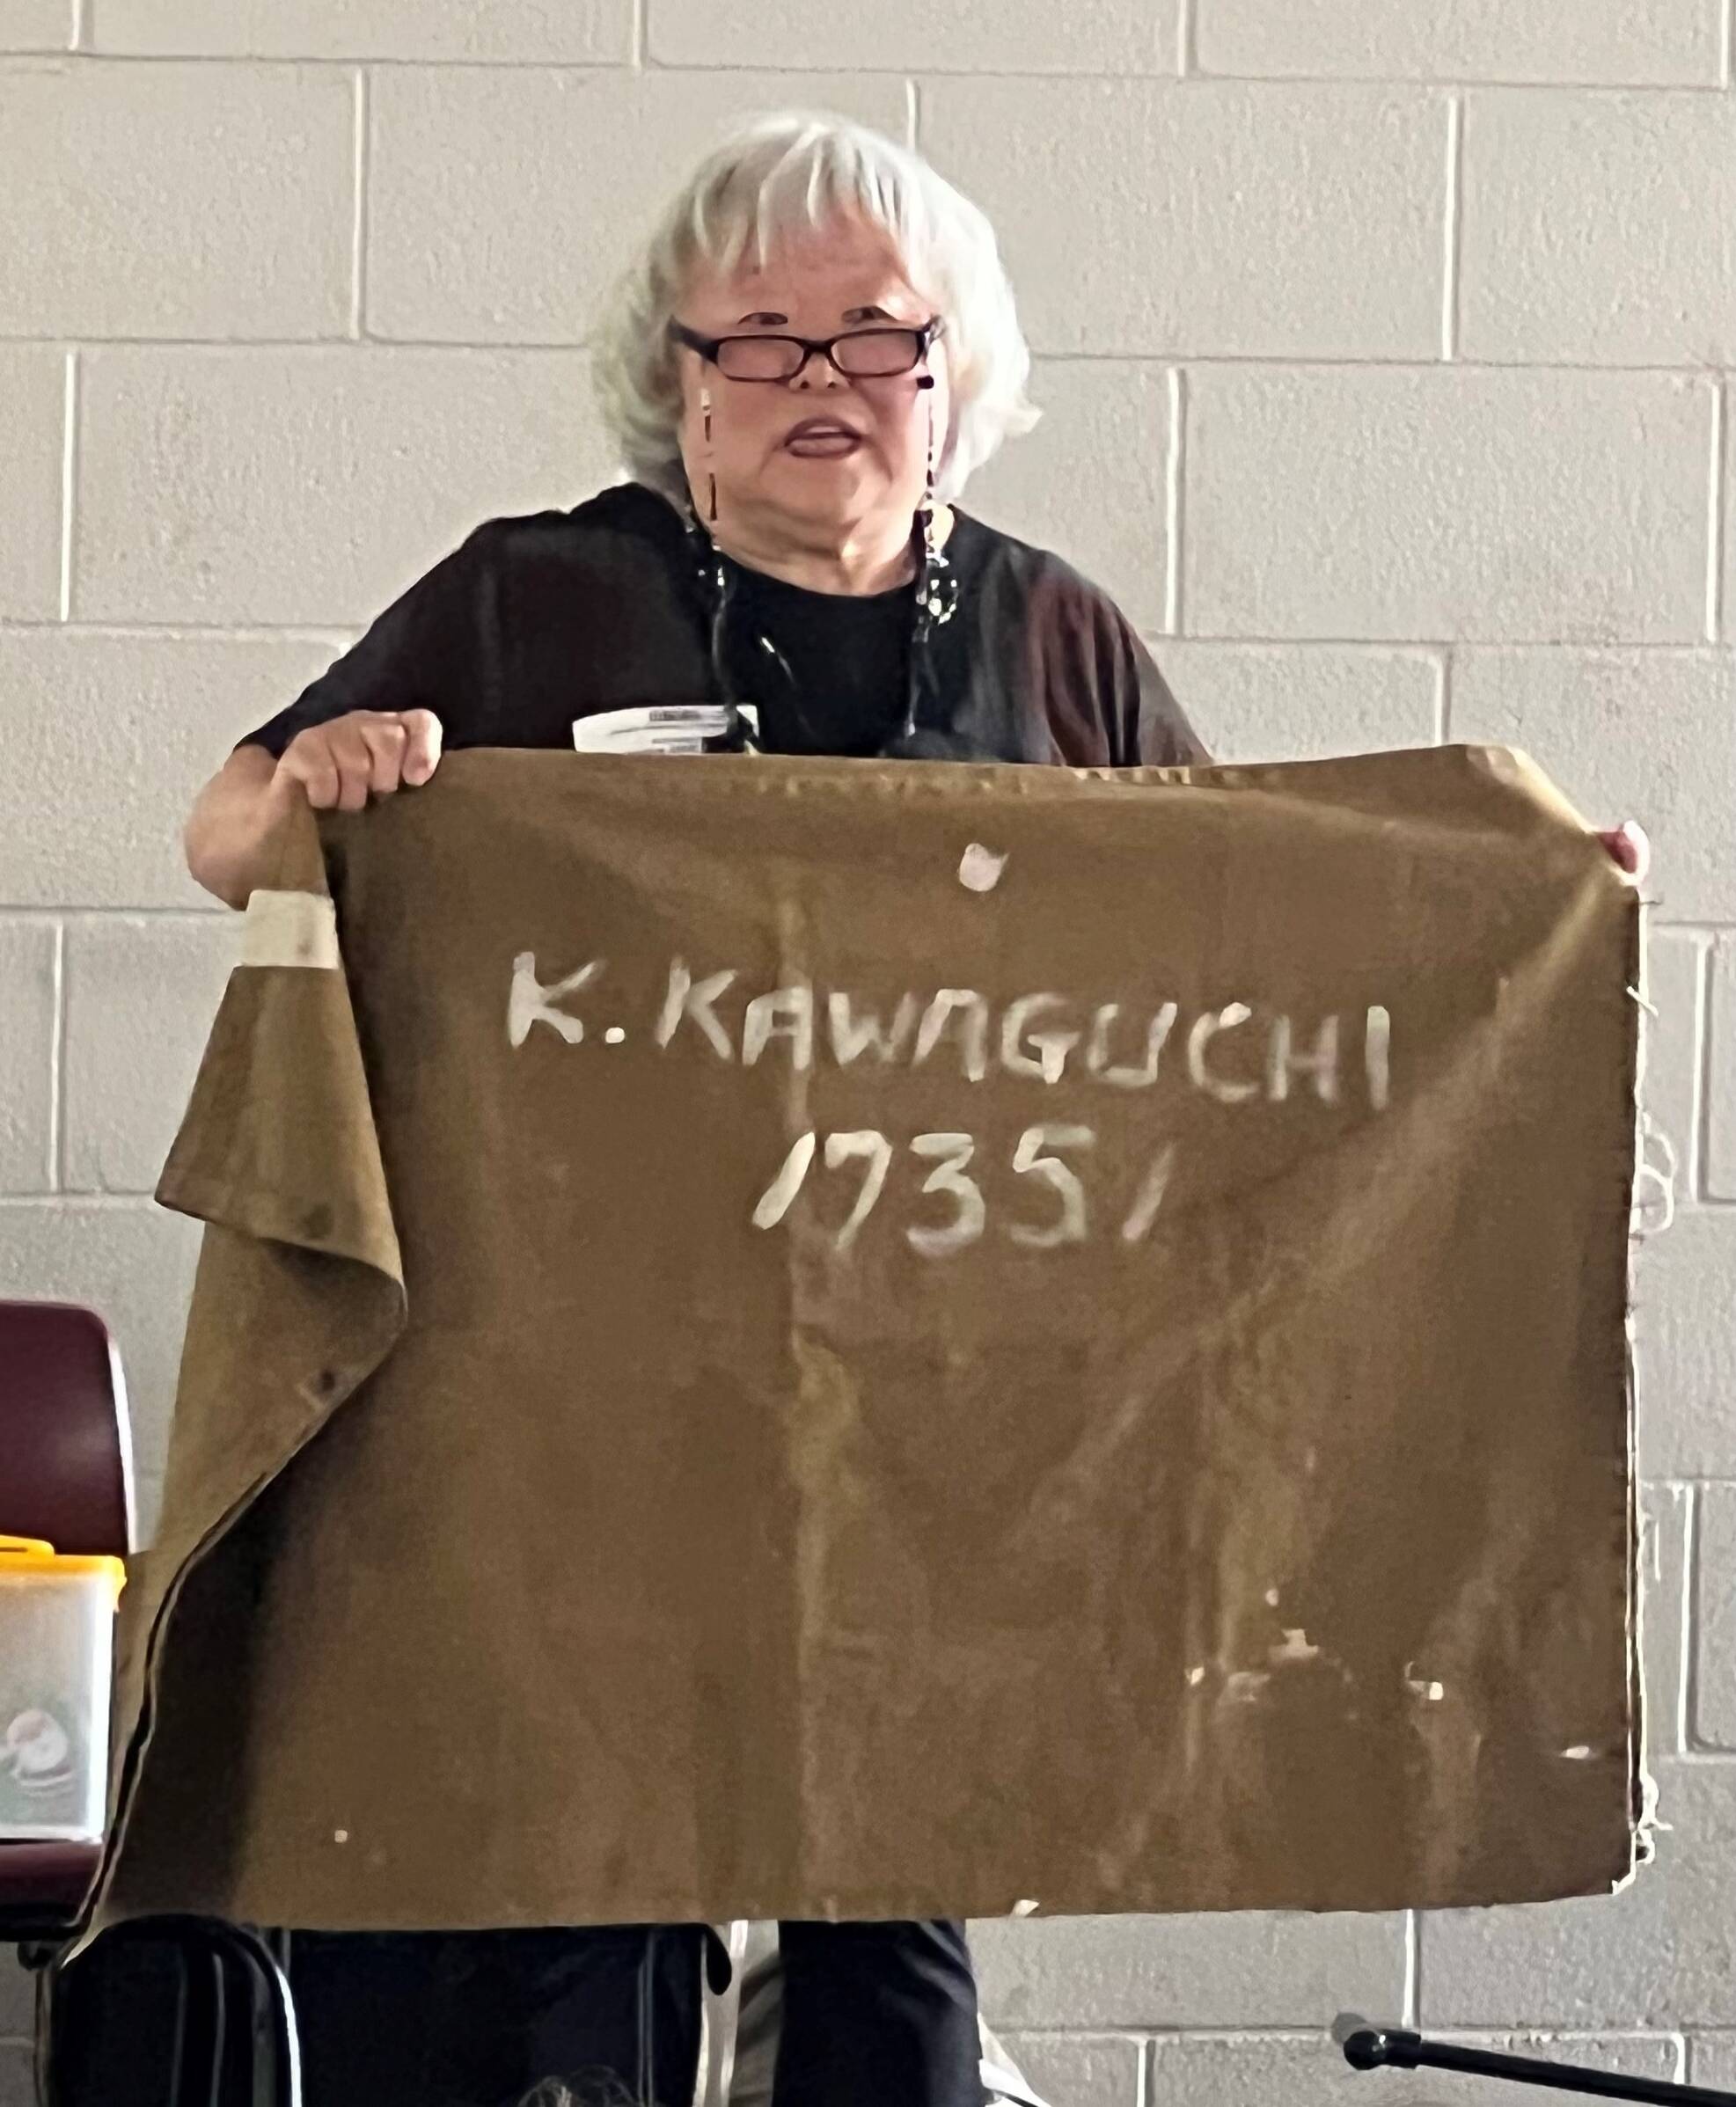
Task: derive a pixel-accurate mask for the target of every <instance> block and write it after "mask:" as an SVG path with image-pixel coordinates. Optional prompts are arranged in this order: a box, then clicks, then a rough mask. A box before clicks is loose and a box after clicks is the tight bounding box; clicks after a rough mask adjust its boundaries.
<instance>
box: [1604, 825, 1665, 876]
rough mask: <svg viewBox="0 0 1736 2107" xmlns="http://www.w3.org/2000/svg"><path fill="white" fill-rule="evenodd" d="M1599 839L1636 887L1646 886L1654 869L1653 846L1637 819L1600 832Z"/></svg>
mask: <svg viewBox="0 0 1736 2107" xmlns="http://www.w3.org/2000/svg"><path fill="white" fill-rule="evenodd" d="M1598 839H1599V840H1600V842H1601V843H1602V844H1603V845H1604V847H1605V848H1606V849H1608V852H1609V853H1610V854H1611V855H1612V856H1613V857H1614V858H1615V860H1616V862H1617V863H1618V864H1619V865H1620V866H1621V867H1622V870H1624V871H1625V872H1626V873H1627V874H1628V876H1629V877H1630V878H1631V879H1632V880H1633V882H1634V883H1635V884H1636V885H1644V882H1645V874H1646V872H1647V871H1648V870H1650V869H1651V867H1652V844H1651V842H1650V840H1648V839H1647V838H1646V832H1645V829H1644V827H1642V826H1641V825H1640V823H1639V822H1638V821H1637V820H1636V819H1624V820H1623V821H1622V823H1621V825H1620V826H1619V827H1612V828H1609V829H1608V830H1601V829H1600V830H1599V833H1598Z"/></svg>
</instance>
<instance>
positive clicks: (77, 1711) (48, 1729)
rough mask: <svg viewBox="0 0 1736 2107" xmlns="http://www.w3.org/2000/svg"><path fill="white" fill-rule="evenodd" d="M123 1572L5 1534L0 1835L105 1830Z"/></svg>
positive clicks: (8, 1839) (18, 1837) (93, 1836)
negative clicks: (110, 1714) (116, 1615)
mask: <svg viewBox="0 0 1736 2107" xmlns="http://www.w3.org/2000/svg"><path fill="white" fill-rule="evenodd" d="M124 1573H125V1569H124V1568H123V1567H122V1565H121V1561H120V1560H119V1559H118V1558H57V1557H56V1556H55V1553H54V1550H53V1547H51V1546H49V1545H48V1544H41V1543H36V1542H33V1541H32V1540H30V1539H28V1538H26V1537H14V1536H0V1843H26V1842H28V1843H48V1842H56V1843H61V1842H63V1843H96V1842H98V1841H99V1840H100V1839H101V1836H102V1833H103V1819H104V1815H105V1812H106V1800H107V1788H108V1705H109V1693H110V1688H111V1685H112V1682H113V1679H114V1606H115V1604H116V1602H117V1601H118V1600H119V1599H120V1595H121V1585H122V1584H123V1579H124Z"/></svg>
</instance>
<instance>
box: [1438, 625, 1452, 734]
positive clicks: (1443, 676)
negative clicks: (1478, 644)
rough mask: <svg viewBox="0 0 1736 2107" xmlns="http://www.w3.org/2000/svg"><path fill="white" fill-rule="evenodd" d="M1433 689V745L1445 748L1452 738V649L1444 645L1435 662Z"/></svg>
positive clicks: (1448, 645)
mask: <svg viewBox="0 0 1736 2107" xmlns="http://www.w3.org/2000/svg"><path fill="white" fill-rule="evenodd" d="M1435 664H1436V679H1435V689H1434V743H1435V744H1436V745H1437V746H1445V745H1446V744H1447V742H1448V741H1449V740H1450V739H1451V738H1452V736H1453V647H1452V646H1451V645H1450V644H1447V645H1444V646H1443V647H1442V648H1441V654H1440V656H1439V659H1438V660H1437V661H1436V662H1435Z"/></svg>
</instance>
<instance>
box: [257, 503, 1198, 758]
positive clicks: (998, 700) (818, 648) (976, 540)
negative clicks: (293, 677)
mask: <svg viewBox="0 0 1736 2107" xmlns="http://www.w3.org/2000/svg"><path fill="white" fill-rule="evenodd" d="M944 555H945V558H946V561H947V567H948V572H949V579H950V580H952V581H956V585H957V597H956V608H955V609H954V611H952V612H951V613H950V614H949V616H947V617H946V618H944V619H938V620H936V621H935V623H934V626H933V629H932V631H931V633H930V636H929V639H928V641H927V646H926V647H925V654H924V655H925V662H926V678H925V680H924V683H923V688H922V699H921V703H920V708H919V717H918V726H919V729H918V735H917V737H916V739H915V740H914V741H913V742H910V743H907V744H906V745H905V746H903V747H901V748H900V749H899V750H900V751H905V752H909V753H910V754H912V755H913V756H924V757H933V758H937V759H947V758H949V759H957V760H983V761H1051V762H1061V763H1064V764H1066V765H1072V766H1076V767H1093V766H1095V767H1102V766H1110V767H1129V766H1132V765H1134V764H1136V763H1138V762H1140V761H1145V762H1151V763H1155V764H1161V765H1183V764H1186V763H1188V762H1192V761H1199V760H1204V759H1205V750H1204V749H1203V748H1202V747H1201V745H1200V743H1199V742H1198V739H1197V738H1196V737H1195V735H1194V734H1193V731H1192V729H1191V728H1190V726H1189V724H1188V722H1187V720H1186V719H1185V717H1183V714H1182V712H1181V710H1180V708H1179V707H1178V706H1177V705H1176V699H1175V698H1174V697H1173V696H1172V695H1171V694H1170V692H1169V691H1168V687H1167V686H1166V685H1165V684H1164V682H1163V679H1162V677H1161V675H1160V674H1159V672H1158V670H1157V668H1156V667H1155V666H1154V664H1153V662H1152V660H1151V657H1150V655H1149V654H1148V653H1147V652H1146V648H1145V647H1144V646H1143V645H1142V644H1141V643H1140V641H1139V638H1138V637H1137V636H1135V634H1134V633H1133V632H1132V629H1131V628H1130V627H1129V626H1128V624H1127V621H1126V619H1125V618H1124V616H1123V615H1122V614H1121V612H1120V611H1119V610H1118V609H1117V607H1116V606H1115V604H1113V602H1111V601H1110V599H1109V598H1108V596H1106V595H1105V594H1103V593H1102V592H1100V591H1099V590H1098V589H1097V588H1096V587H1095V586H1094V585H1092V584H1090V583H1089V582H1088V581H1087V580H1086V579H1084V578H1082V577H1080V574H1079V573H1078V572H1077V571H1075V570H1074V569H1073V567H1071V566H1070V565H1069V564H1067V563H1065V562H1063V560H1061V559H1060V558H1059V557H1058V556H1054V555H1051V554H1050V553H1049V552H1047V551H1046V550H1043V549H1036V548H1032V547H1030V546H1029V545H1028V544H1026V543H1024V542H1022V541H1015V540H1014V538H1013V537H1012V536H1011V535H1010V534H1001V533H1000V532H998V531H997V530H995V529H994V528H993V527H989V526H985V525H984V524H983V523H982V522H981V521H980V520H977V519H973V518H972V517H971V516H970V515H969V514H968V513H963V512H959V511H957V510H956V509H955V511H954V514H953V526H952V531H951V533H950V534H949V536H948V538H947V542H946V545H945V550H944ZM733 577H734V588H733V591H732V595H731V600H730V605H729V634H730V636H731V637H732V638H733V639H734V640H735V642H734V644H733V645H732V647H731V653H732V655H731V656H730V658H729V669H730V677H731V679H732V680H733V681H735V682H736V689H737V694H738V698H739V699H741V700H743V701H753V702H756V703H758V706H759V709H760V733H761V743H762V744H764V745H765V747H767V748H768V749H770V750H773V751H775V752H787V753H834V754H844V755H859V754H873V753H877V752H879V751H881V750H882V749H883V745H884V744H885V743H886V741H887V740H888V739H889V737H890V735H892V734H893V733H894V732H896V730H897V728H898V726H899V725H900V723H901V721H902V714H903V710H904V706H905V668H906V653H907V650H908V644H909V637H910V633H911V624H912V610H913V604H914V603H913V596H914V590H915V589H914V587H913V586H912V585H906V586H903V587H899V588H897V589H895V590H894V591H892V592H890V593H876V594H873V595H869V596H853V595H849V594H836V593H817V592H809V591H808V590H806V589H803V588H802V587H800V586H794V585H788V584H786V583H784V582H782V581H780V580H779V579H774V578H769V577H766V576H765V575H764V574H760V573H757V572H751V571H747V570H744V569H742V568H740V567H734V568H733ZM760 634H764V635H765V637H767V638H769V639H770V640H771V641H772V643H773V644H774V645H775V646H776V647H777V650H778V652H779V653H780V654H781V655H782V657H783V659H784V661H785V662H786V663H787V666H788V668H789V675H790V677H789V678H788V679H787V678H785V677H783V676H782V674H781V673H780V672H776V673H774V672H773V670H772V669H771V667H770V666H769V665H768V664H767V662H759V663H758V667H757V668H756V665H755V662H753V660H752V657H751V652H752V648H753V646H754V645H755V644H756V643H757V641H758V636H759V635H760ZM743 648H745V649H746V650H747V651H748V653H749V657H748V659H747V660H746V661H743V659H741V658H740V657H739V656H738V655H736V654H737V653H738V652H739V651H740V650H741V649H743ZM762 648H763V647H762ZM768 658H769V655H768ZM738 666H739V667H740V668H741V669H742V671H741V674H740V676H739V677H738V676H737V673H736V668H737V667H738ZM757 673H758V674H761V675H764V676H765V677H764V678H759V677H756V674H757ZM792 684H793V687H794V692H791V688H792ZM717 699H719V698H718V697H717V695H716V694H715V692H714V677H713V673H712V662H711V653H710V630H709V624H708V620H707V605H706V600H705V596H704V594H703V592H702V590H701V588H700V581H699V574H698V566H697V564H696V562H695V554H694V542H693V538H692V535H691V534H690V532H689V530H688V529H687V527H686V525H685V523H684V521H683V519H682V517H681V516H680V514H678V512H677V510H676V509H675V508H674V506H673V505H671V504H670V502H669V501H667V500H666V499H664V498H663V497H661V496H659V495H658V494H656V492H655V491H653V490H650V489H648V488H647V487H645V486H644V485H642V484H639V483H624V484H619V485H617V486H615V487H612V488H611V489H608V490H604V491H603V492H601V493H599V494H598V495H597V496H596V497H594V498H591V499H590V500H588V501H586V502H585V503H584V504H582V505H578V506H575V508H574V509H573V510H572V511H570V512H537V513H531V514H530V515H528V516H525V517H523V518H518V519H494V520H489V521H487V522H486V523H484V524H483V525H481V526H480V527H478V528H477V529H476V530H475V531H474V532H473V533H472V534H471V535H470V536H469V537H468V538H467V539H466V540H465V541H464V542H463V543H462V544H461V545H460V546H459V547H458V548H457V549H455V550H453V552H451V554H450V555H449V556H445V557H443V558H442V559H441V560H440V561H439V562H438V563H437V564H436V565H435V567H434V568H433V569H432V570H431V571H429V573H428V574H427V576H426V577H424V578H421V579H419V580H418V581H417V582H416V583H415V584H414V585H413V586H412V587H411V588H410V589H409V590H408V591H407V593H405V594H404V595H403V596H402V597H401V598H399V599H398V600H396V601H394V602H393V603H392V605H391V606H390V607H388V608H387V609H386V611H385V613H384V614H382V615H381V616H379V618H377V620H376V621H375V622H374V623H373V625H372V626H371V627H370V629H369V630H368V632H367V633H366V634H365V635H364V636H363V637H362V638H361V639H360V640H358V641H357V642H356V643H355V645H354V646H353V647H351V648H350V649H349V650H348V651H347V652H346V653H345V654H344V655H343V656H342V657H341V658H340V659H338V660H337V661H336V662H335V663H334V664H333V665H332V666H330V667H328V668H327V669H326V671H325V672H324V673H322V674H321V675H320V676H319V679H317V680H316V681H314V682H313V683H312V684H311V685H310V686H309V687H307V688H306V689H304V691H303V692H302V694H301V695H300V696H299V697H298V698H297V700H296V701H295V702H293V703H292V704H290V706H289V708H288V709H286V710H282V711H281V712H280V713H278V714H277V715H276V716H275V717H274V718H272V719H271V721H269V723H267V724H264V725H261V726H260V728H259V730H258V731H256V732H253V733H252V734H250V735H249V738H248V740H244V741H243V742H242V743H243V744H244V745H245V744H247V743H254V744H258V745H260V746H263V747H265V748H267V750H269V751H270V752H272V753H274V754H281V753H282V751H283V750H284V748H285V747H286V746H287V745H288V744H289V742H290V740H291V739H293V738H294V737H295V736H296V735H297V732H301V731H305V730H306V729H307V728H308V727H309V726H310V725H313V724H321V723H324V722H326V721H327V720H329V719H331V718H333V717H339V716H342V715H344V714H345V713H348V711H351V710H408V709H419V708H420V709H428V710H432V711H433V712H434V713H435V715H436V716H437V717H438V718H439V719H440V721H441V724H442V727H443V732H444V743H445V745H446V747H447V748H448V750H453V749H458V748H462V747H469V746H518V747H570V746H571V744H572V728H573V722H574V720H575V718H579V717H583V716H588V715H590V714H591V713H594V712H597V711H600V710H614V709H626V708H628V707H630V706H636V705H643V704H646V703H659V702H663V703H668V702H705V701H714V700H717Z"/></svg>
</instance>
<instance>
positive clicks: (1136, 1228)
mask: <svg viewBox="0 0 1736 2107" xmlns="http://www.w3.org/2000/svg"><path fill="white" fill-rule="evenodd" d="M1175 1167H1176V1145H1175V1143H1174V1142H1173V1141H1170V1142H1166V1143H1165V1144H1164V1145H1163V1147H1162V1148H1161V1149H1160V1150H1159V1151H1158V1152H1157V1154H1156V1155H1155V1156H1154V1158H1153V1159H1152V1166H1151V1168H1150V1169H1149V1170H1148V1171H1147V1172H1146V1174H1145V1177H1144V1179H1143V1180H1142V1181H1141V1182H1140V1186H1139V1195H1138V1197H1137V1198H1136V1199H1135V1200H1134V1202H1133V1205H1132V1211H1130V1212H1129V1214H1128V1217H1127V1219H1126V1220H1125V1221H1124V1223H1123V1224H1122V1225H1121V1240H1122V1241H1123V1243H1125V1244H1137V1243H1139V1242H1141V1241H1142V1240H1144V1239H1145V1238H1146V1236H1148V1235H1149V1234H1150V1233H1151V1225H1152V1224H1153V1223H1154V1221H1155V1220H1156V1219H1157V1211H1158V1209H1159V1208H1160V1207H1161V1206H1162V1204H1163V1196H1164V1194H1165V1193H1166V1192H1168V1189H1169V1174H1170V1172H1171V1171H1172V1170H1173V1169H1174V1168H1175Z"/></svg>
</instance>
